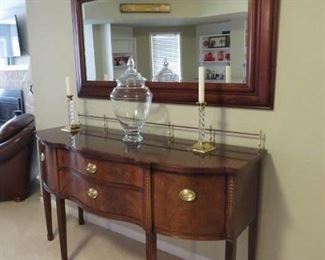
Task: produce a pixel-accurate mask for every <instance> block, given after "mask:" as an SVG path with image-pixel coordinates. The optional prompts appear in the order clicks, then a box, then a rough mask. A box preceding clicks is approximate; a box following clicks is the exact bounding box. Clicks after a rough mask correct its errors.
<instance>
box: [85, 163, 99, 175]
mask: <svg viewBox="0 0 325 260" xmlns="http://www.w3.org/2000/svg"><path fill="white" fill-rule="evenodd" d="M86 171H87V172H88V173H91V174H94V173H95V172H96V171H97V166H96V164H93V163H88V164H87V167H86Z"/></svg>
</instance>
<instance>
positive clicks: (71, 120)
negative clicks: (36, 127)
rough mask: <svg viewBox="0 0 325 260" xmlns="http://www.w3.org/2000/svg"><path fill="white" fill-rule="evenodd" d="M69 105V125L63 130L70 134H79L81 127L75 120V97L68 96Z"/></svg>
mask: <svg viewBox="0 0 325 260" xmlns="http://www.w3.org/2000/svg"><path fill="white" fill-rule="evenodd" d="M67 104H68V125H66V126H65V127H64V128H62V129H61V130H62V131H65V132H69V133H77V132H79V131H80V125H79V124H78V123H76V122H75V120H74V107H73V95H67Z"/></svg>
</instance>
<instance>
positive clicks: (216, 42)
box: [209, 35, 230, 48]
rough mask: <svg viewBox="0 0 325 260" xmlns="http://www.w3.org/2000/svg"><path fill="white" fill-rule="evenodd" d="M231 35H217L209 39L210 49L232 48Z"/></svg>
mask: <svg viewBox="0 0 325 260" xmlns="http://www.w3.org/2000/svg"><path fill="white" fill-rule="evenodd" d="M229 43H230V37H229V35H216V36H212V37H209V48H227V47H230V46H229V45H230V44H229Z"/></svg>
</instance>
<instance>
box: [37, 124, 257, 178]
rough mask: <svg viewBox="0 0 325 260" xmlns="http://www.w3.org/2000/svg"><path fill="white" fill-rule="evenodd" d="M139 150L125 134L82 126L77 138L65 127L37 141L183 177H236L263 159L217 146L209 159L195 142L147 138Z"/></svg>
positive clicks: (254, 153)
mask: <svg viewBox="0 0 325 260" xmlns="http://www.w3.org/2000/svg"><path fill="white" fill-rule="evenodd" d="M143 136H144V141H143V142H142V143H141V144H140V145H139V146H130V145H127V144H126V143H125V142H123V141H122V140H121V139H122V137H123V133H122V131H119V130H112V129H109V131H108V133H106V134H105V132H104V129H103V128H100V127H92V126H82V130H81V131H80V132H79V133H78V134H76V135H71V134H70V133H67V132H63V131H61V127H57V128H51V129H46V130H40V131H37V138H38V139H39V140H40V141H41V142H42V143H44V144H46V145H49V146H53V147H56V148H61V149H66V150H71V151H77V152H80V153H82V154H84V155H85V156H89V157H93V158H94V159H104V160H105V159H106V160H114V161H121V162H127V163H134V164H142V165H143V166H147V167H152V168H155V169H157V170H165V171H173V172H175V171H176V172H180V173H195V172H201V173H202V172H203V171H204V173H205V174H209V173H214V174H216V173H218V172H220V174H224V173H225V172H226V173H230V174H236V173H238V172H239V171H240V170H241V169H243V168H244V167H246V166H248V165H249V164H251V163H256V161H258V160H260V159H261V156H262V154H261V153H260V152H259V150H258V149H254V148H247V147H240V146H231V145H222V144H217V149H216V150H215V151H214V152H212V153H209V154H207V155H205V156H202V155H200V154H195V153H193V152H192V151H190V150H189V148H190V147H191V145H192V144H193V142H194V141H193V140H187V139H180V138H174V141H173V143H169V139H168V137H167V136H158V135H149V134H143Z"/></svg>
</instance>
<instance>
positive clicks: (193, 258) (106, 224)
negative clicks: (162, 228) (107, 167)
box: [41, 198, 210, 260]
mask: <svg viewBox="0 0 325 260" xmlns="http://www.w3.org/2000/svg"><path fill="white" fill-rule="evenodd" d="M41 200H42V198H41ZM52 205H53V206H54V207H55V203H52ZM66 213H67V214H68V215H71V216H74V217H78V210H77V207H76V206H74V205H73V206H70V205H68V204H66ZM85 220H87V221H88V222H90V223H92V224H95V225H97V226H100V227H103V228H106V229H108V230H110V231H113V232H115V233H118V234H121V235H123V236H125V237H128V238H130V239H133V240H136V241H138V242H141V243H145V234H144V232H141V231H137V230H133V229H131V228H128V227H126V226H123V225H119V224H117V223H114V222H113V221H111V220H109V219H105V218H101V217H98V216H96V215H93V214H90V213H88V212H85ZM157 248H158V249H159V250H161V251H164V252H167V253H169V254H171V255H174V256H177V257H179V258H181V259H186V260H189V259H190V260H210V259H209V258H207V257H204V256H202V255H198V254H196V253H193V252H191V251H189V250H186V249H184V248H181V247H178V246H175V245H173V244H171V243H169V242H166V241H163V240H161V239H159V236H158V238H157Z"/></svg>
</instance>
